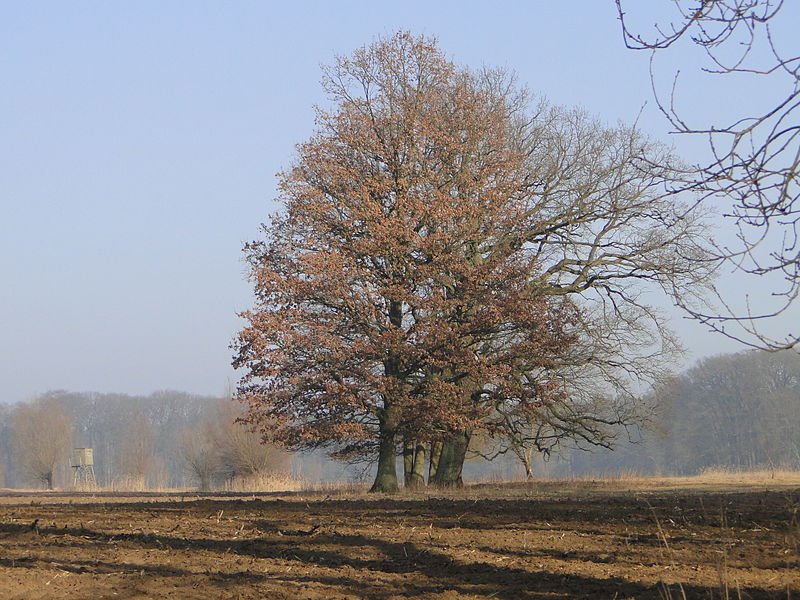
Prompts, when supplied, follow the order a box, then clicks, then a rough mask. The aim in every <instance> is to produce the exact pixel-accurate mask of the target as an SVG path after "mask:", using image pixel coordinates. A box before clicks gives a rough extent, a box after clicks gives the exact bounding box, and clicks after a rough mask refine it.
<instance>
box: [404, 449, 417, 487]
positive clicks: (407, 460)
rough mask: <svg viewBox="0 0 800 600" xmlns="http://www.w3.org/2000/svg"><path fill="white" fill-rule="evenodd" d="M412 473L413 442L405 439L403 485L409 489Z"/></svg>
mask: <svg viewBox="0 0 800 600" xmlns="http://www.w3.org/2000/svg"><path fill="white" fill-rule="evenodd" d="M413 471H414V440H411V439H408V438H406V439H405V441H404V442H403V485H405V486H406V487H411V478H412V473H413Z"/></svg>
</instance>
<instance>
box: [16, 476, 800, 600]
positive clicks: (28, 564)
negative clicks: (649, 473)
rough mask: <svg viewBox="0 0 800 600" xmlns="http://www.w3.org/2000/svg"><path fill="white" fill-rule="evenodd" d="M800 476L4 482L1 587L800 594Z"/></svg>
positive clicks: (92, 591) (289, 593)
mask: <svg viewBox="0 0 800 600" xmlns="http://www.w3.org/2000/svg"><path fill="white" fill-rule="evenodd" d="M798 506H800V489H798V488H796V487H786V488H783V489H773V490H771V491H768V490H762V489H743V490H730V489H724V490H720V489H713V490H711V489H639V490H637V489H633V490H622V489H604V488H602V486H600V487H597V486H594V487H593V486H591V485H588V484H587V485H577V486H559V485H556V484H548V485H536V484H532V485H527V484H526V485H520V484H518V485H513V486H494V487H493V486H478V487H472V488H467V489H466V490H462V491H458V492H453V493H452V494H440V495H438V496H434V495H429V494H426V493H416V494H408V495H403V494H401V495H398V496H394V497H372V496H367V495H363V494H362V495H359V494H354V495H350V496H345V495H336V496H333V497H331V496H329V495H325V494H324V493H322V494H305V495H304V494H296V495H283V496H281V495H261V496H242V497H213V498H208V497H206V498H200V497H197V496H196V495H186V494H184V495H178V494H176V495H158V496H155V495H151V496H142V495H140V496H137V497H125V496H120V495H99V494H98V495H68V494H64V495H57V494H56V495H53V494H50V495H47V494H29V495H20V494H5V495H3V494H2V493H0V598H5V599H9V598H37V599H38V598H259V599H271V598H309V599H322V598H326V599H328V598H384V599H391V598H405V597H415V598H438V599H442V600H444V599H448V600H449V599H455V598H503V599H509V600H511V599H517V598H537V599H538V598H542V599H543V598H618V599H621V598H684V597H685V598H688V599H692V598H734V599H736V598H783V599H785V598H800V555H799V554H798V544H799V543H800V535H799V533H798Z"/></svg>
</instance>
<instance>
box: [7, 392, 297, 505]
mask: <svg viewBox="0 0 800 600" xmlns="http://www.w3.org/2000/svg"><path fill="white" fill-rule="evenodd" d="M237 416H238V413H237V407H236V406H235V405H234V404H233V403H232V402H231V401H230V400H224V399H221V398H213V397H205V396H196V395H190V394H185V393H181V392H167V391H165V392H157V393H154V394H152V395H150V396H146V397H142V396H128V395H123V394H98V393H72V392H64V391H55V392H48V393H47V394H44V395H42V396H40V397H38V398H36V399H34V400H32V401H30V402H23V403H19V404H16V405H12V406H7V405H4V406H0V424H1V425H0V486H5V487H29V486H35V485H39V486H44V487H65V486H69V485H70V484H71V483H72V479H73V472H72V469H71V465H70V455H71V450H72V448H75V447H88V448H92V449H93V451H94V473H95V477H96V480H97V484H98V485H99V486H102V487H119V488H128V489H131V488H133V489H146V488H172V487H189V486H198V487H208V486H211V485H222V484H224V483H225V481H230V480H232V479H234V478H236V477H246V476H252V475H262V474H265V473H275V472H286V471H290V470H291V464H290V463H291V461H290V457H289V456H288V455H286V454H285V453H283V452H281V451H279V450H278V449H276V448H274V447H269V446H263V445H262V444H260V439H259V436H258V435H257V434H253V433H250V432H249V431H248V430H247V429H246V428H244V427H242V426H241V425H239V424H238V423H236V422H235V420H236V418H237ZM198 453H202V464H198V463H197V459H198Z"/></svg>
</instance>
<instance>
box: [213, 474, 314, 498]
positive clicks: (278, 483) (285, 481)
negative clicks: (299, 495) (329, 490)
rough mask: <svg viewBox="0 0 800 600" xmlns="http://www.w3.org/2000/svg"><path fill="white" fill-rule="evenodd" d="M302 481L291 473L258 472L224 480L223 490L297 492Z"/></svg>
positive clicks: (301, 485) (300, 487) (301, 487)
mask: <svg viewBox="0 0 800 600" xmlns="http://www.w3.org/2000/svg"><path fill="white" fill-rule="evenodd" d="M303 485H304V482H303V480H302V479H301V478H299V477H297V476H296V475H294V474H292V473H259V474H255V475H249V476H247V477H234V478H233V479H231V480H229V481H226V482H225V485H224V486H223V488H222V491H225V492H239V493H242V492H244V493H249V492H297V491H300V490H301V489H303Z"/></svg>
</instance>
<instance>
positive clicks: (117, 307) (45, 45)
mask: <svg viewBox="0 0 800 600" xmlns="http://www.w3.org/2000/svg"><path fill="white" fill-rule="evenodd" d="M791 10H795V11H796V6H795V8H793V9H791ZM797 15H798V13H797V12H795V13H794V14H793V16H792V17H791V18H792V19H793V22H794V23H797V22H798V19H797ZM399 28H403V29H409V30H411V31H413V32H416V33H425V34H429V35H434V36H436V37H438V39H439V42H440V44H441V46H442V47H443V48H444V49H445V51H446V52H447V53H448V54H449V55H450V56H452V57H453V58H454V59H455V60H456V61H457V62H460V63H465V64H469V65H473V66H478V65H480V64H488V65H500V66H504V67H508V68H510V69H514V70H516V71H517V72H518V74H519V78H520V81H521V82H523V83H525V84H527V85H528V86H529V87H531V88H532V89H534V90H537V91H540V92H542V93H543V94H545V95H547V96H548V97H549V98H550V99H551V100H553V101H555V102H557V103H561V104H569V105H573V104H580V105H583V106H584V107H586V108H587V109H588V110H590V111H591V112H593V113H595V114H597V115H598V116H600V117H601V118H603V119H604V120H607V121H610V122H613V121H616V120H617V119H622V120H626V121H631V120H633V119H634V118H635V117H636V115H637V113H638V112H639V110H640V108H641V107H642V105H643V104H644V103H645V102H646V101H647V100H648V99H649V98H650V88H649V79H648V67H647V63H648V59H647V56H646V55H643V54H637V53H633V52H631V51H628V50H626V49H625V48H624V45H623V43H622V40H621V36H620V33H619V29H618V23H617V21H616V12H615V9H614V5H613V2H612V0H602V1H601V0H591V1H589V0H584V1H583V2H509V3H506V4H505V6H503V5H502V4H499V3H485V2H472V3H470V2H396V3H391V4H388V3H380V2H372V3H357V2H308V3H288V2H286V3H281V4H280V5H277V4H272V3H269V2H252V3H249V2H229V3H221V2H215V3H212V2H191V3H187V2H126V3H123V2H105V3H88V2H48V3H45V2H41V3H40V2H15V1H5V2H0V272H1V273H2V287H0V398H1V399H2V400H3V401H11V402H13V401H18V400H22V399H25V398H29V397H31V396H33V395H35V394H36V393H40V392H44V391H47V390H50V389H69V390H76V391H82V390H97V391H118V392H127V393H149V392H151V391H153V390H157V389H164V388H169V389H179V390H186V391H190V392H198V393H208V394H218V393H221V392H222V391H223V389H224V388H225V386H226V381H227V380H228V379H234V378H235V374H234V373H233V371H232V370H231V368H230V366H229V365H230V359H231V352H230V350H229V349H228V344H229V343H230V341H231V339H232V338H233V336H234V335H235V333H236V331H237V329H238V328H239V327H240V321H239V320H238V318H237V317H236V314H235V313H236V311H239V310H243V309H245V308H247V307H248V306H249V305H250V302H251V295H250V288H249V285H248V284H247V282H246V281H245V270H244V265H243V263H242V261H241V246H242V244H243V242H245V241H247V240H251V239H254V238H256V237H257V236H258V235H259V232H258V226H259V223H261V222H263V221H264V220H265V219H266V216H267V215H268V214H269V213H270V212H272V211H274V210H275V205H274V203H273V202H272V200H273V198H274V195H275V187H274V184H275V177H274V175H275V173H276V172H277V171H278V170H280V169H281V168H282V167H283V166H285V165H287V164H288V163H289V162H290V160H291V158H292V153H293V146H294V144H296V143H297V142H300V141H302V140H303V139H304V138H306V137H307V136H308V134H309V133H310V131H311V129H312V126H313V110H312V107H313V105H314V104H315V103H324V98H323V97H322V95H321V91H320V87H319V79H320V70H319V65H320V64H321V63H326V62H330V60H331V59H332V57H333V56H334V55H335V54H346V53H349V52H351V51H352V50H353V49H354V48H356V47H358V46H360V45H363V44H365V43H368V42H369V41H371V40H372V39H373V38H374V37H375V36H376V35H379V34H386V33H391V32H392V31H394V30H396V29H399ZM690 81H691V80H690ZM737 93H738V92H737ZM741 93H742V94H744V93H745V92H741ZM702 100H703V99H702V98H700V97H698V96H696V95H695V96H692V95H691V88H690V89H689V95H688V97H687V99H686V101H687V102H688V103H692V102H698V103H699V104H702ZM640 124H641V126H642V127H643V128H644V129H645V130H647V131H648V132H649V133H651V134H652V135H654V136H655V137H659V138H662V139H666V138H667V136H666V132H667V127H666V124H665V123H664V122H663V121H662V120H661V119H660V118H659V115H657V114H655V111H653V110H652V109H651V108H649V109H647V110H646V111H645V113H644V115H643V117H642V119H641V121H640ZM678 328H679V330H680V331H681V334H682V335H684V337H686V338H687V343H689V345H691V346H693V347H695V348H696V350H697V352H696V355H702V354H707V353H711V352H722V351H730V350H734V349H736V347H735V346H734V345H733V344H731V343H730V342H727V341H726V340H724V339H720V338H716V337H710V336H708V335H706V334H704V333H703V330H702V328H700V327H699V326H696V325H693V324H679V325H678Z"/></svg>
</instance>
